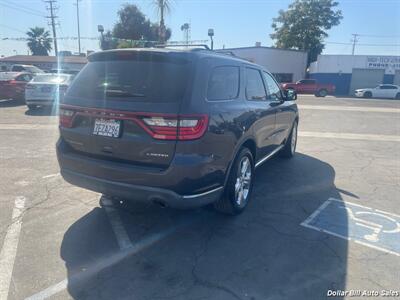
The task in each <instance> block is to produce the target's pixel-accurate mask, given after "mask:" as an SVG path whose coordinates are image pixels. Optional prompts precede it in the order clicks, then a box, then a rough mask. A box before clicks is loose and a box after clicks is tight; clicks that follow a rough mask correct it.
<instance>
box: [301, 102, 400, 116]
mask: <svg viewBox="0 0 400 300" xmlns="http://www.w3.org/2000/svg"><path fill="white" fill-rule="evenodd" d="M298 108H299V109H310V110H336V111H359V112H383V113H397V114H399V113H400V109H399V108H391V107H371V106H341V105H303V104H300V105H298Z"/></svg>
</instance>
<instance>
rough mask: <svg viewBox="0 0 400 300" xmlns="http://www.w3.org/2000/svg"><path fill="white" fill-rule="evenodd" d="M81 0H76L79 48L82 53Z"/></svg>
mask: <svg viewBox="0 0 400 300" xmlns="http://www.w3.org/2000/svg"><path fill="white" fill-rule="evenodd" d="M80 1H81V0H76V18H77V20H78V49H79V54H81V31H80V27H79V2H80Z"/></svg>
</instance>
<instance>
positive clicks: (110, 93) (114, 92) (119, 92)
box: [105, 89, 145, 97]
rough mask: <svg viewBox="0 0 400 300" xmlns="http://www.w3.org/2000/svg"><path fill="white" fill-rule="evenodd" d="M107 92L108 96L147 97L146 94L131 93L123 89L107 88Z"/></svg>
mask: <svg viewBox="0 0 400 300" xmlns="http://www.w3.org/2000/svg"><path fill="white" fill-rule="evenodd" d="M105 94H106V95H107V96H114V97H145V95H144V94H140V93H130V92H128V91H123V90H110V89H108V90H106V91H105Z"/></svg>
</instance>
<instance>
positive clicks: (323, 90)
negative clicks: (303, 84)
mask: <svg viewBox="0 0 400 300" xmlns="http://www.w3.org/2000/svg"><path fill="white" fill-rule="evenodd" d="M317 94H318V96H319V97H326V96H327V95H328V91H327V90H325V89H322V90H319V91H318V92H317Z"/></svg>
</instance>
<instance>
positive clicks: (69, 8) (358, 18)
mask: <svg viewBox="0 0 400 300" xmlns="http://www.w3.org/2000/svg"><path fill="white" fill-rule="evenodd" d="M171 1H172V8H171V11H170V12H169V14H168V16H167V18H166V25H167V26H168V27H169V28H171V29H172V37H171V40H174V41H182V40H183V33H182V31H181V29H180V28H181V25H182V24H184V23H190V25H191V39H192V40H208V39H209V38H208V36H207V30H208V29H209V28H213V29H214V32H215V36H214V45H215V48H222V47H224V46H225V47H226V48H233V47H247V46H254V45H255V42H261V44H262V46H272V45H273V41H272V40H271V39H270V37H269V34H270V33H272V32H273V30H272V28H271V23H272V19H273V18H274V17H276V16H277V15H278V11H279V10H280V9H286V8H287V7H288V5H289V4H290V3H291V2H292V1H291V0H280V1H278V0H171ZM338 2H339V9H341V10H342V13H343V19H342V21H341V23H340V25H338V26H336V27H334V28H332V29H331V30H329V31H328V34H329V37H328V38H327V39H326V40H325V41H326V47H325V49H324V51H323V54H351V51H352V45H351V39H352V34H353V33H357V34H360V35H359V36H358V43H357V45H356V49H355V54H366V55H400V0H338ZM75 3H76V0H58V1H57V4H56V5H57V6H58V7H59V8H58V11H57V15H58V24H59V25H58V26H57V28H56V30H57V35H58V36H59V37H77V16H76V6H75V5H74V4H75ZM124 3H132V4H135V5H137V6H138V7H139V8H140V9H141V11H142V12H143V13H144V14H145V15H146V16H147V17H148V18H149V19H150V20H151V21H153V22H156V21H157V20H158V15H157V11H156V9H155V8H154V5H153V4H152V3H153V0H121V1H120V0H80V2H79V8H80V29H81V37H83V38H85V37H88V38H93V37H94V38H96V37H98V36H99V34H98V32H97V25H99V24H101V25H103V26H104V28H105V29H106V30H107V29H112V27H113V25H114V24H115V22H116V21H117V12H118V10H119V9H120V8H121V6H122V5H123V4H124ZM48 14H49V12H48V11H47V10H46V3H45V2H44V1H43V0H0V55H4V56H9V55H14V54H27V53H28V48H27V46H26V42H25V41H11V40H4V38H19V37H25V36H26V35H25V32H26V31H27V30H28V28H29V27H34V26H40V27H46V28H47V29H49V30H51V27H50V26H49V25H48V19H46V18H45V16H46V15H48ZM81 45H82V52H86V51H87V50H95V51H96V50H99V43H98V41H97V40H89V39H82V40H81ZM58 47H59V50H69V51H73V52H77V51H78V41H76V40H62V41H59V46H58Z"/></svg>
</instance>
